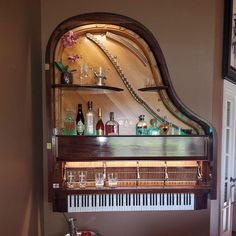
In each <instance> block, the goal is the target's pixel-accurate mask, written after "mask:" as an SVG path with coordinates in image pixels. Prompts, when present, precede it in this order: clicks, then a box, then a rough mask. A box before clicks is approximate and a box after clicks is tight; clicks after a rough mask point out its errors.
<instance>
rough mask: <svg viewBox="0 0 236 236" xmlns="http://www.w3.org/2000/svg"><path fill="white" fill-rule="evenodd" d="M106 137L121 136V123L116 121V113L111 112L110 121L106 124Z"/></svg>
mask: <svg viewBox="0 0 236 236" xmlns="http://www.w3.org/2000/svg"><path fill="white" fill-rule="evenodd" d="M105 128H106V135H119V123H118V122H117V121H115V119H114V112H110V120H109V121H107V122H106V125H105Z"/></svg>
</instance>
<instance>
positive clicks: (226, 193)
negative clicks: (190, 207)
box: [220, 80, 236, 236]
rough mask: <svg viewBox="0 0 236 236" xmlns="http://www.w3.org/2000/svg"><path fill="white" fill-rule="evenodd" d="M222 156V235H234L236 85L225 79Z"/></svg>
mask: <svg viewBox="0 0 236 236" xmlns="http://www.w3.org/2000/svg"><path fill="white" fill-rule="evenodd" d="M223 99H224V100H223V124H222V157H221V217H220V218H221V236H230V235H232V225H233V224H232V222H233V203H234V200H235V184H236V179H235V164H236V161H235V157H236V137H235V135H236V85H234V84H233V83H230V82H228V81H227V80H224V96H223Z"/></svg>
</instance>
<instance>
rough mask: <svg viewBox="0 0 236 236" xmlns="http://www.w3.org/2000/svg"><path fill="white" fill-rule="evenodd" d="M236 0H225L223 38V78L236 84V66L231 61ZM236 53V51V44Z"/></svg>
mask: <svg viewBox="0 0 236 236" xmlns="http://www.w3.org/2000/svg"><path fill="white" fill-rule="evenodd" d="M234 1H235V0H225V1H224V39H223V60H222V75H223V79H227V80H229V81H231V82H233V83H235V84H236V67H233V66H232V65H231V63H230V60H231V51H232V50H233V49H232V47H233V42H232V32H234V35H235V36H236V28H235V27H234V30H233V29H232V27H233V4H236V1H235V3H234ZM234 47H235V49H234V50H235V53H236V45H235V46H234Z"/></svg>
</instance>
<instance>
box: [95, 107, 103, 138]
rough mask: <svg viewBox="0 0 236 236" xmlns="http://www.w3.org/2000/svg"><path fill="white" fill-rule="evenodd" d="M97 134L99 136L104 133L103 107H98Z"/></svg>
mask: <svg viewBox="0 0 236 236" xmlns="http://www.w3.org/2000/svg"><path fill="white" fill-rule="evenodd" d="M96 134H97V135H98V136H103V135H104V124H103V121H102V108H98V122H97V124H96Z"/></svg>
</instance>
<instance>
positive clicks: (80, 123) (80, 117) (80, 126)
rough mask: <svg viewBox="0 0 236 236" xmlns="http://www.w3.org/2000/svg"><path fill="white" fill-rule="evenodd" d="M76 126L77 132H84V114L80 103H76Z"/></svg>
mask: <svg viewBox="0 0 236 236" xmlns="http://www.w3.org/2000/svg"><path fill="white" fill-rule="evenodd" d="M76 128H77V134H78V135H83V134H84V114H83V110H82V104H78V112H77V117H76Z"/></svg>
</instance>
